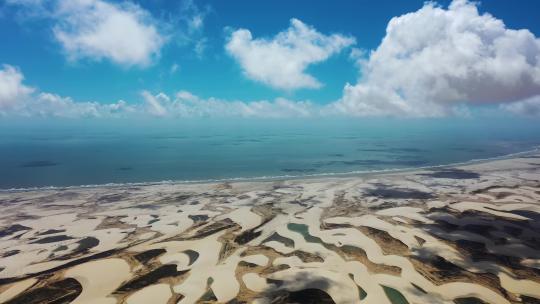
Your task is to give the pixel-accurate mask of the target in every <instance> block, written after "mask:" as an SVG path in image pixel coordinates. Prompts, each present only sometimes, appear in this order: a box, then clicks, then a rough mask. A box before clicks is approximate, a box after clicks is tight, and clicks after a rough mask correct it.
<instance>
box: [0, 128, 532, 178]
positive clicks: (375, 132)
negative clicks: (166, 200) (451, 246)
mask: <svg viewBox="0 0 540 304" xmlns="http://www.w3.org/2000/svg"><path fill="white" fill-rule="evenodd" d="M539 145H540V123H539V122H538V121H534V120H507V119H502V118H501V119H497V120H489V121H486V120H482V119H466V118H460V119H455V118H453V119H416V120H412V119H411V120H407V119H388V118H386V119H362V118H358V119H340V120H338V119H334V120H330V119H326V120H325V119H322V120H318V119H297V120H284V119H281V120H250V119H237V120H216V119H193V120H181V119H177V120H163V121H158V120H121V119H117V120H99V119H93V120H91V119H89V120H83V121H70V120H34V121H6V120H4V121H0V172H1V174H0V189H13V188H33V187H49V186H55V187H65V186H79V185H100V184H111V183H115V184H124V183H154V182H162V181H175V182H181V181H207V180H229V179H258V178H287V177H299V176H326V175H339V174H350V173H353V174H354V173H362V172H372V171H381V170H395V169H397V170H400V169H407V168H417V167H429V166H438V165H446V164H453V163H460V162H467V161H471V160H481V159H489V158H494V157H500V156H504V155H508V154H513V153H519V152H523V151H528V150H532V149H535V148H536V147H538V146H539Z"/></svg>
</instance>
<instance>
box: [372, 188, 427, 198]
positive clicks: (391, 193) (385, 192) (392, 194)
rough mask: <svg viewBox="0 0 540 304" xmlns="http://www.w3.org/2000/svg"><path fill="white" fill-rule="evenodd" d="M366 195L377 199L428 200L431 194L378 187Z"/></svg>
mask: <svg viewBox="0 0 540 304" xmlns="http://www.w3.org/2000/svg"><path fill="white" fill-rule="evenodd" d="M366 195H368V196H375V197H378V198H395V199H430V198H433V197H434V196H433V194H431V193H427V192H423V191H420V190H414V189H404V188H389V187H387V186H384V185H379V186H378V187H377V188H375V189H370V190H367V191H366Z"/></svg>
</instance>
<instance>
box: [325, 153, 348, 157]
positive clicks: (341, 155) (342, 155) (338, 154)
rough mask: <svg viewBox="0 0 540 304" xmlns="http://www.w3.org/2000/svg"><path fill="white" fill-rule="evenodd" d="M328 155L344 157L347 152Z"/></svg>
mask: <svg viewBox="0 0 540 304" xmlns="http://www.w3.org/2000/svg"><path fill="white" fill-rule="evenodd" d="M328 156H331V157H344V156H345V154H341V153H335V154H328Z"/></svg>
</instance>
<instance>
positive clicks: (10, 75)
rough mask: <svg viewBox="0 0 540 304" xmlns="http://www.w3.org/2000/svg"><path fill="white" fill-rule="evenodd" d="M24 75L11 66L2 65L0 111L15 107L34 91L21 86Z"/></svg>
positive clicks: (0, 73) (0, 71) (0, 70)
mask: <svg viewBox="0 0 540 304" xmlns="http://www.w3.org/2000/svg"><path fill="white" fill-rule="evenodd" d="M23 80H24V75H23V74H22V73H21V71H20V70H19V69H18V68H16V67H13V66H11V65H7V64H4V65H3V66H2V68H1V69H0V111H2V110H5V109H8V108H12V107H16V106H17V104H18V103H19V102H24V101H26V100H27V99H28V97H29V96H30V94H32V92H34V89H33V88H31V87H29V86H26V85H24V84H23Z"/></svg>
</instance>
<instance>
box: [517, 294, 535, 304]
mask: <svg viewBox="0 0 540 304" xmlns="http://www.w3.org/2000/svg"><path fill="white" fill-rule="evenodd" d="M520 297H521V302H523V304H540V299H537V298H533V297H528V296H524V295H521V296H520Z"/></svg>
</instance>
